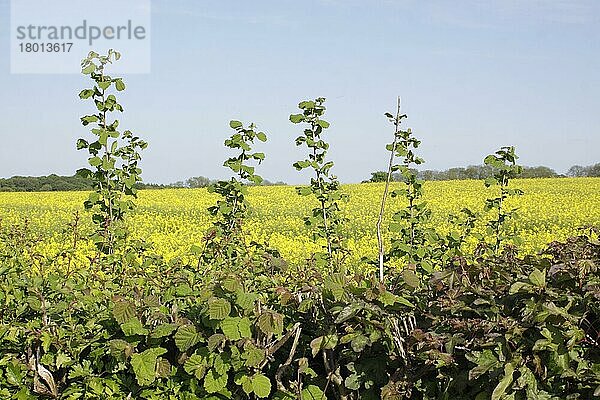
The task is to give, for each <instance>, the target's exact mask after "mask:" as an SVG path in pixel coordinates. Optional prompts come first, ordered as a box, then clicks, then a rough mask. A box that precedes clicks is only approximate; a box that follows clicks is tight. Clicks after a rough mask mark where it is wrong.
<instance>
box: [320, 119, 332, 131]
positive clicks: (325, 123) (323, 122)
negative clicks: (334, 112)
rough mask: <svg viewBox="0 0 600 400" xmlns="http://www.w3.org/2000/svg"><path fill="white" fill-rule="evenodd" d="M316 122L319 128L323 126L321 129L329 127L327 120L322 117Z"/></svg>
mask: <svg viewBox="0 0 600 400" xmlns="http://www.w3.org/2000/svg"><path fill="white" fill-rule="evenodd" d="M317 124H319V126H320V127H321V128H323V129H327V128H329V122H327V121H324V120H322V119H320V120H319V121H318V122H317Z"/></svg>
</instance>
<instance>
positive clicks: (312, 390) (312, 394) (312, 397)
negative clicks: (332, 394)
mask: <svg viewBox="0 0 600 400" xmlns="http://www.w3.org/2000/svg"><path fill="white" fill-rule="evenodd" d="M301 394H302V400H327V397H325V393H323V391H322V390H321V389H319V387H318V386H315V385H308V386H307V387H305V388H304V389H303V390H302V393H301Z"/></svg>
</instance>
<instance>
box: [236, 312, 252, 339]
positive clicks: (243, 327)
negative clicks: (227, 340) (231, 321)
mask: <svg viewBox="0 0 600 400" xmlns="http://www.w3.org/2000/svg"><path fill="white" fill-rule="evenodd" d="M251 326H252V323H251V322H250V320H249V319H248V318H246V317H244V318H242V319H240V321H239V322H238V330H239V332H240V336H241V337H242V338H244V339H250V338H251V337H252V330H251Z"/></svg>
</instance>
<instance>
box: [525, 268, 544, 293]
mask: <svg viewBox="0 0 600 400" xmlns="http://www.w3.org/2000/svg"><path fill="white" fill-rule="evenodd" d="M529 282H531V283H532V284H533V285H534V286H537V287H538V288H543V287H544V286H546V271H540V270H539V269H537V268H536V269H534V270H533V272H532V273H531V274H529Z"/></svg>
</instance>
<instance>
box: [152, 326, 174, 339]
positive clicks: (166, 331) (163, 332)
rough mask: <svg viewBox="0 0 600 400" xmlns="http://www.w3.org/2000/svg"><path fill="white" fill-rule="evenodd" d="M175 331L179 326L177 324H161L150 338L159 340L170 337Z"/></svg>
mask: <svg viewBox="0 0 600 400" xmlns="http://www.w3.org/2000/svg"><path fill="white" fill-rule="evenodd" d="M175 329H177V325H175V324H161V325H159V326H157V327H156V328H154V331H152V334H151V335H150V337H152V338H153V339H158V338H162V337H165V336H169V335H170V334H171V333H173V331H174V330H175Z"/></svg>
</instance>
